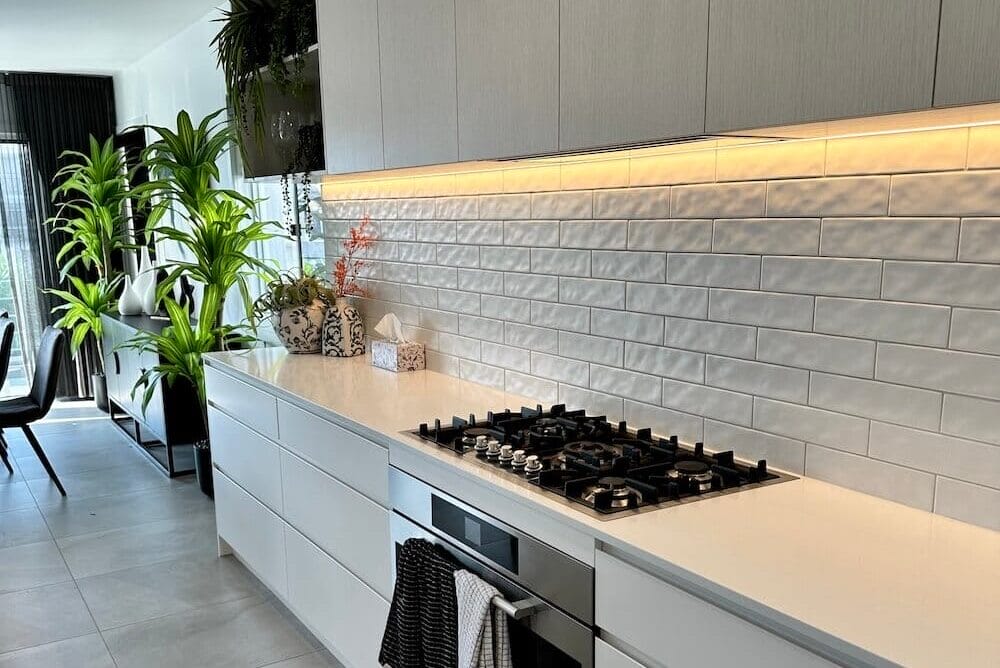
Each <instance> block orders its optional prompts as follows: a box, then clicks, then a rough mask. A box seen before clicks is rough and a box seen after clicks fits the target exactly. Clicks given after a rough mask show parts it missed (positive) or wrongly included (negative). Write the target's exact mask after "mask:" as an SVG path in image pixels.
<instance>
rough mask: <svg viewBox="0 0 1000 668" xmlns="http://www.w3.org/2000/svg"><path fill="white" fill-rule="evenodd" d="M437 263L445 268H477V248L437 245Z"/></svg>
mask: <svg viewBox="0 0 1000 668" xmlns="http://www.w3.org/2000/svg"><path fill="white" fill-rule="evenodd" d="M437 263H438V264H439V265H444V267H445V268H447V267H478V266H479V246H452V245H450V244H438V247H437Z"/></svg>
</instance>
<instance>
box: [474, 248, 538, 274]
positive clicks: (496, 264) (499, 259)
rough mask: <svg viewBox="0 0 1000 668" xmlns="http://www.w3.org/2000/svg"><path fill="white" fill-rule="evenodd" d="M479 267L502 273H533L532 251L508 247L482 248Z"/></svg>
mask: <svg viewBox="0 0 1000 668" xmlns="http://www.w3.org/2000/svg"><path fill="white" fill-rule="evenodd" d="M479 266H480V267H482V268H483V269H496V270H501V271H531V250H530V249H528V248H510V247H507V246H503V247H490V248H482V249H481V250H480V251H479Z"/></svg>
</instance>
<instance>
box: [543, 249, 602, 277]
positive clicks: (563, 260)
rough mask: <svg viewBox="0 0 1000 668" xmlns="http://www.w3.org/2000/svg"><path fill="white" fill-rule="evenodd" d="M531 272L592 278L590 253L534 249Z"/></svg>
mask: <svg viewBox="0 0 1000 668" xmlns="http://www.w3.org/2000/svg"><path fill="white" fill-rule="evenodd" d="M531 271H532V272H534V273H536V274H556V275H558V276H590V251H582V250H569V249H566V248H532V249H531Z"/></svg>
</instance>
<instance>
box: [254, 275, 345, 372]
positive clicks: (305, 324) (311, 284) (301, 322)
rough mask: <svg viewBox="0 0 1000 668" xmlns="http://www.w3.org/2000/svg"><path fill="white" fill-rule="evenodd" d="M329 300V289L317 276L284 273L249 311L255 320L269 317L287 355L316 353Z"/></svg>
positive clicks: (270, 283) (330, 292)
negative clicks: (251, 311) (252, 313)
mask: <svg viewBox="0 0 1000 668" xmlns="http://www.w3.org/2000/svg"><path fill="white" fill-rule="evenodd" d="M333 300H334V295H333V290H332V289H331V288H330V286H329V285H327V284H326V282H325V281H323V280H322V279H321V278H319V277H318V276H314V275H311V274H309V273H303V274H301V275H296V274H295V273H293V272H287V273H284V274H281V275H280V276H278V277H277V278H275V279H274V280H272V281H271V282H269V283H268V284H267V287H266V289H265V290H264V293H263V294H262V295H261V296H260V297H259V298H258V299H257V301H256V302H255V303H254V307H253V308H254V314H255V315H257V316H258V317H259V318H261V319H265V318H270V320H271V324H272V326H273V327H274V332H275V334H277V336H278V339H279V340H280V341H281V343H282V345H284V346H285V348H287V349H288V351H289V352H293V353H318V352H320V350H321V348H322V341H321V337H322V333H323V319H324V317H325V315H326V309H327V307H328V306H329V305H330V304H331V303H332V302H333Z"/></svg>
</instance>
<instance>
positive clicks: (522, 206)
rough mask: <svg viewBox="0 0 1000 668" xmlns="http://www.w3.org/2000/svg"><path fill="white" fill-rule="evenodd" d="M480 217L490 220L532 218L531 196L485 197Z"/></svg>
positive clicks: (481, 202)
mask: <svg viewBox="0 0 1000 668" xmlns="http://www.w3.org/2000/svg"><path fill="white" fill-rule="evenodd" d="M479 217H480V218H486V219H488V220H516V219H518V218H531V195H483V196H482V197H480V198H479Z"/></svg>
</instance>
